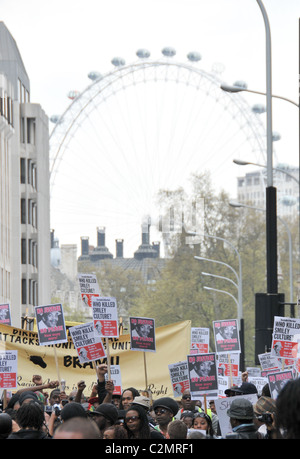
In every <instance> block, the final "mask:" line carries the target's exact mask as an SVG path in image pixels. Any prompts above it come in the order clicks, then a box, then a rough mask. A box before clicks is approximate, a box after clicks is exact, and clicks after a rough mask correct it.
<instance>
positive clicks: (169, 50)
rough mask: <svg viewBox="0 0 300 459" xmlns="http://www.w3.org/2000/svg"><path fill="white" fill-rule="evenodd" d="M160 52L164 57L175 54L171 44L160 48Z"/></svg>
mask: <svg viewBox="0 0 300 459" xmlns="http://www.w3.org/2000/svg"><path fill="white" fill-rule="evenodd" d="M161 52H162V54H163V55H164V56H166V57H173V56H175V54H176V50H175V49H174V48H172V47H171V46H167V47H166V48H163V49H162V50H161Z"/></svg>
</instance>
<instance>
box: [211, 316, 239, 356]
mask: <svg viewBox="0 0 300 459" xmlns="http://www.w3.org/2000/svg"><path fill="white" fill-rule="evenodd" d="M213 330H214V338H215V346H216V354H229V353H231V352H240V351H241V348H240V339H239V333H238V325H237V320H236V319H230V320H215V321H213Z"/></svg>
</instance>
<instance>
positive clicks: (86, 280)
mask: <svg viewBox="0 0 300 459" xmlns="http://www.w3.org/2000/svg"><path fill="white" fill-rule="evenodd" d="M77 278H78V281H79V288H80V295H81V299H82V302H83V304H84V305H85V306H88V307H92V300H93V298H95V297H98V296H100V288H99V285H98V281H97V276H96V274H83V273H78V274H77Z"/></svg>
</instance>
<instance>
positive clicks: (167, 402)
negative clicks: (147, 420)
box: [153, 397, 178, 437]
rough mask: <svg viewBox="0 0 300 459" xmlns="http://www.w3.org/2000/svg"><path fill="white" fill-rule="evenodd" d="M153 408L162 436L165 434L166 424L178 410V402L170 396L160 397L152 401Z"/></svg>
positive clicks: (156, 427)
mask: <svg viewBox="0 0 300 459" xmlns="http://www.w3.org/2000/svg"><path fill="white" fill-rule="evenodd" d="M153 410H154V413H155V417H156V422H157V424H158V425H157V426H155V429H156V430H158V431H159V432H160V433H161V434H162V435H163V436H164V437H166V435H167V430H168V424H169V423H170V422H171V421H172V420H173V418H174V416H176V414H177V412H178V403H177V402H176V401H175V400H173V399H172V398H171V397H162V398H159V399H157V400H154V402H153Z"/></svg>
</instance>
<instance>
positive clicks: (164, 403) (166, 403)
mask: <svg viewBox="0 0 300 459" xmlns="http://www.w3.org/2000/svg"><path fill="white" fill-rule="evenodd" d="M158 407H161V408H166V409H167V410H169V411H171V412H172V413H173V416H176V414H177V413H178V410H179V406H178V403H177V402H176V401H175V400H173V399H172V398H171V397H162V398H158V399H157V400H155V401H154V402H153V410H155V408H158Z"/></svg>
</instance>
